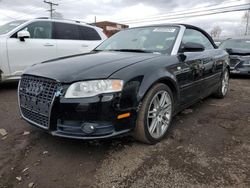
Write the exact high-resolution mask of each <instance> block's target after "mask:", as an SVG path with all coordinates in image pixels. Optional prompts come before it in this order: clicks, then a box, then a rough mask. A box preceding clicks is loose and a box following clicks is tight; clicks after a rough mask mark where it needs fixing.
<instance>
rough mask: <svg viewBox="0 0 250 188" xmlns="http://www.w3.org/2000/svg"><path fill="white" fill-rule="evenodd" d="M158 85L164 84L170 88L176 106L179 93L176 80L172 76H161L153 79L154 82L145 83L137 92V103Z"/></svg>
mask: <svg viewBox="0 0 250 188" xmlns="http://www.w3.org/2000/svg"><path fill="white" fill-rule="evenodd" d="M158 83H162V84H165V85H167V86H168V87H169V88H170V90H171V91H172V94H173V98H174V103H175V105H177V104H178V103H179V101H180V91H179V88H178V84H177V81H176V78H175V77H173V76H170V75H169V76H162V77H160V78H158V79H155V80H154V81H151V82H147V84H144V85H143V86H142V87H141V89H140V91H139V96H138V97H139V98H138V100H139V103H141V102H142V100H143V99H144V97H145V96H146V94H147V93H148V92H149V90H150V89H151V88H152V87H153V86H154V85H155V84H158ZM145 85H147V86H145Z"/></svg>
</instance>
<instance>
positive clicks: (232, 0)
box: [116, 0, 244, 22]
mask: <svg viewBox="0 0 250 188" xmlns="http://www.w3.org/2000/svg"><path fill="white" fill-rule="evenodd" d="M239 1H242V0H230V1H227V2H223V3H215V4H210V5H207V6H202V7H197V8H192V9H187V10H181V11H170V10H162V11H164V12H168V13H166V14H157V15H151V16H150V18H158V17H163V16H168V15H169V14H176V13H179V14H187V13H192V12H196V11H193V10H196V9H199V10H200V9H204V8H209V7H211V8H210V9H207V10H206V11H209V10H213V9H214V8H215V7H216V6H219V5H225V4H228V3H234V2H239ZM238 5H240V6H242V5H244V4H238ZM238 5H233V6H238ZM225 7H226V6H224V7H217V8H225ZM169 11H170V12H169ZM202 11H204V10H202ZM144 19H146V18H144ZM134 20H140V19H130V20H128V19H117V20H116V21H118V22H128V21H134Z"/></svg>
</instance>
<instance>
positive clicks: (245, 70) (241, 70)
mask: <svg viewBox="0 0 250 188" xmlns="http://www.w3.org/2000/svg"><path fill="white" fill-rule="evenodd" d="M230 74H235V75H236V74H237V75H250V66H244V67H235V68H234V67H231V68H230Z"/></svg>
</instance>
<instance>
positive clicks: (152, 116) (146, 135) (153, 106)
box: [134, 84, 173, 144]
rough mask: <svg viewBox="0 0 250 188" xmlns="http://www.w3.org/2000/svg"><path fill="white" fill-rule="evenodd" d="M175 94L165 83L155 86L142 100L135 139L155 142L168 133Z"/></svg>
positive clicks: (149, 142)
mask: <svg viewBox="0 0 250 188" xmlns="http://www.w3.org/2000/svg"><path fill="white" fill-rule="evenodd" d="M172 111H173V95H172V92H171V90H170V88H169V87H168V86H166V85H165V84H156V85H155V86H153V87H152V88H151V89H150V90H149V92H148V93H147V95H146V96H145V98H144V99H143V101H142V106H141V109H140V111H139V114H138V118H137V121H136V127H135V130H134V137H135V139H137V140H139V141H141V142H144V143H148V144H153V143H156V142H158V141H160V140H161V139H162V138H163V137H164V135H165V134H166V132H167V130H168V127H169V125H170V122H171V119H172Z"/></svg>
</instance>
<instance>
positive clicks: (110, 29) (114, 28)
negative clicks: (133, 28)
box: [91, 21, 129, 37]
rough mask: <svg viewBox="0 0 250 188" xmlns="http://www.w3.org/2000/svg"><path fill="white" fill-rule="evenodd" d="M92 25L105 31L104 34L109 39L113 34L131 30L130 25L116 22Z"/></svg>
mask: <svg viewBox="0 0 250 188" xmlns="http://www.w3.org/2000/svg"><path fill="white" fill-rule="evenodd" d="M91 25H95V26H97V27H100V28H102V29H103V32H104V33H105V34H106V35H107V37H111V36H112V35H113V34H115V33H117V32H119V31H120V30H122V29H126V28H129V26H128V25H124V24H119V23H115V22H109V21H103V22H96V23H92V24H91Z"/></svg>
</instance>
